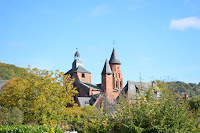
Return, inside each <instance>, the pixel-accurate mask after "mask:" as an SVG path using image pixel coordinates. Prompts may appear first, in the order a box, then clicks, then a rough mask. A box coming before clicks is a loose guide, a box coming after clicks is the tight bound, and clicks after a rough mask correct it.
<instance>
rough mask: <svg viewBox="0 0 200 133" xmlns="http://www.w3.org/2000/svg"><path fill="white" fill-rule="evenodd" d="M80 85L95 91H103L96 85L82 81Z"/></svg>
mask: <svg viewBox="0 0 200 133" xmlns="http://www.w3.org/2000/svg"><path fill="white" fill-rule="evenodd" d="M80 83H81V84H82V85H84V86H86V87H88V88H92V90H94V91H101V88H100V87H99V86H97V85H95V84H91V83H87V82H83V81H80Z"/></svg>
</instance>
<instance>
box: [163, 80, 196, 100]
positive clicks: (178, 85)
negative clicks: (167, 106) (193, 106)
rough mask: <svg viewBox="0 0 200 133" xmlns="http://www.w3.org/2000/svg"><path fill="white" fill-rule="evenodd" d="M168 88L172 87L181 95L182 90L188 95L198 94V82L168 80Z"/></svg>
mask: <svg viewBox="0 0 200 133" xmlns="http://www.w3.org/2000/svg"><path fill="white" fill-rule="evenodd" d="M167 84H168V86H169V88H172V89H173V91H175V92H178V93H179V95H181V93H182V92H186V93H187V94H188V95H189V97H193V96H197V95H200V83H199V84H195V83H189V84H187V83H184V82H180V81H177V82H168V83H167Z"/></svg>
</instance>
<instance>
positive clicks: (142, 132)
mask: <svg viewBox="0 0 200 133" xmlns="http://www.w3.org/2000/svg"><path fill="white" fill-rule="evenodd" d="M161 87H162V88H161ZM167 88H168V86H167V84H165V83H164V84H162V85H161V84H160V85H158V89H160V90H162V97H161V98H159V99H157V100H155V97H154V89H153V88H150V89H149V91H148V92H147V93H146V95H143V96H141V97H140V98H139V99H137V100H135V99H126V98H124V97H121V98H120V100H119V103H118V104H116V105H112V106H110V108H115V109H114V110H112V109H109V107H107V108H106V109H103V108H102V109H101V110H100V111H96V113H91V114H90V113H87V115H85V116H84V118H83V119H82V121H79V122H77V123H76V124H75V127H77V128H75V130H77V131H78V132H91V133H93V132H99V133H108V132H109V133H110V132H111V133H129V132H133V133H149V132H152V133H159V132H181V133H184V132H199V131H200V127H199V123H198V115H197V114H195V113H192V112H191V111H190V107H189V105H188V103H187V102H186V101H184V100H183V99H181V98H178V97H177V95H176V93H175V92H173V91H171V89H167ZM128 101H129V102H128Z"/></svg>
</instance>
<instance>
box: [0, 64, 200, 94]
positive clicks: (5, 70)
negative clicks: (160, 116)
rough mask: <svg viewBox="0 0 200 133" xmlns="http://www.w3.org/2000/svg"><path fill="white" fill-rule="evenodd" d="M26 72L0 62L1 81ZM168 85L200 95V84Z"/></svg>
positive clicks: (177, 83)
mask: <svg viewBox="0 0 200 133" xmlns="http://www.w3.org/2000/svg"><path fill="white" fill-rule="evenodd" d="M24 72H26V70H25V69H24V68H20V67H17V66H15V65H10V64H5V63H1V62H0V80H10V79H12V78H17V77H21V78H22V77H23V73H24ZM168 85H169V86H171V88H173V90H174V91H175V92H178V93H179V94H180V95H181V93H182V92H185V93H187V94H188V95H189V97H192V96H197V95H200V82H199V83H198V84H196V83H184V82H180V81H176V82H168Z"/></svg>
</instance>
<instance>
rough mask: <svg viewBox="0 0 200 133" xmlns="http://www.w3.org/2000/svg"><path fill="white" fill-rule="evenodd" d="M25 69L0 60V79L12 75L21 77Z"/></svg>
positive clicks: (6, 78) (8, 78)
mask: <svg viewBox="0 0 200 133" xmlns="http://www.w3.org/2000/svg"><path fill="white" fill-rule="evenodd" d="M24 72H26V71H25V69H24V68H20V67H16V66H15V65H10V64H5V63H1V62H0V80H10V79H12V78H14V77H23V74H24Z"/></svg>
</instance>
